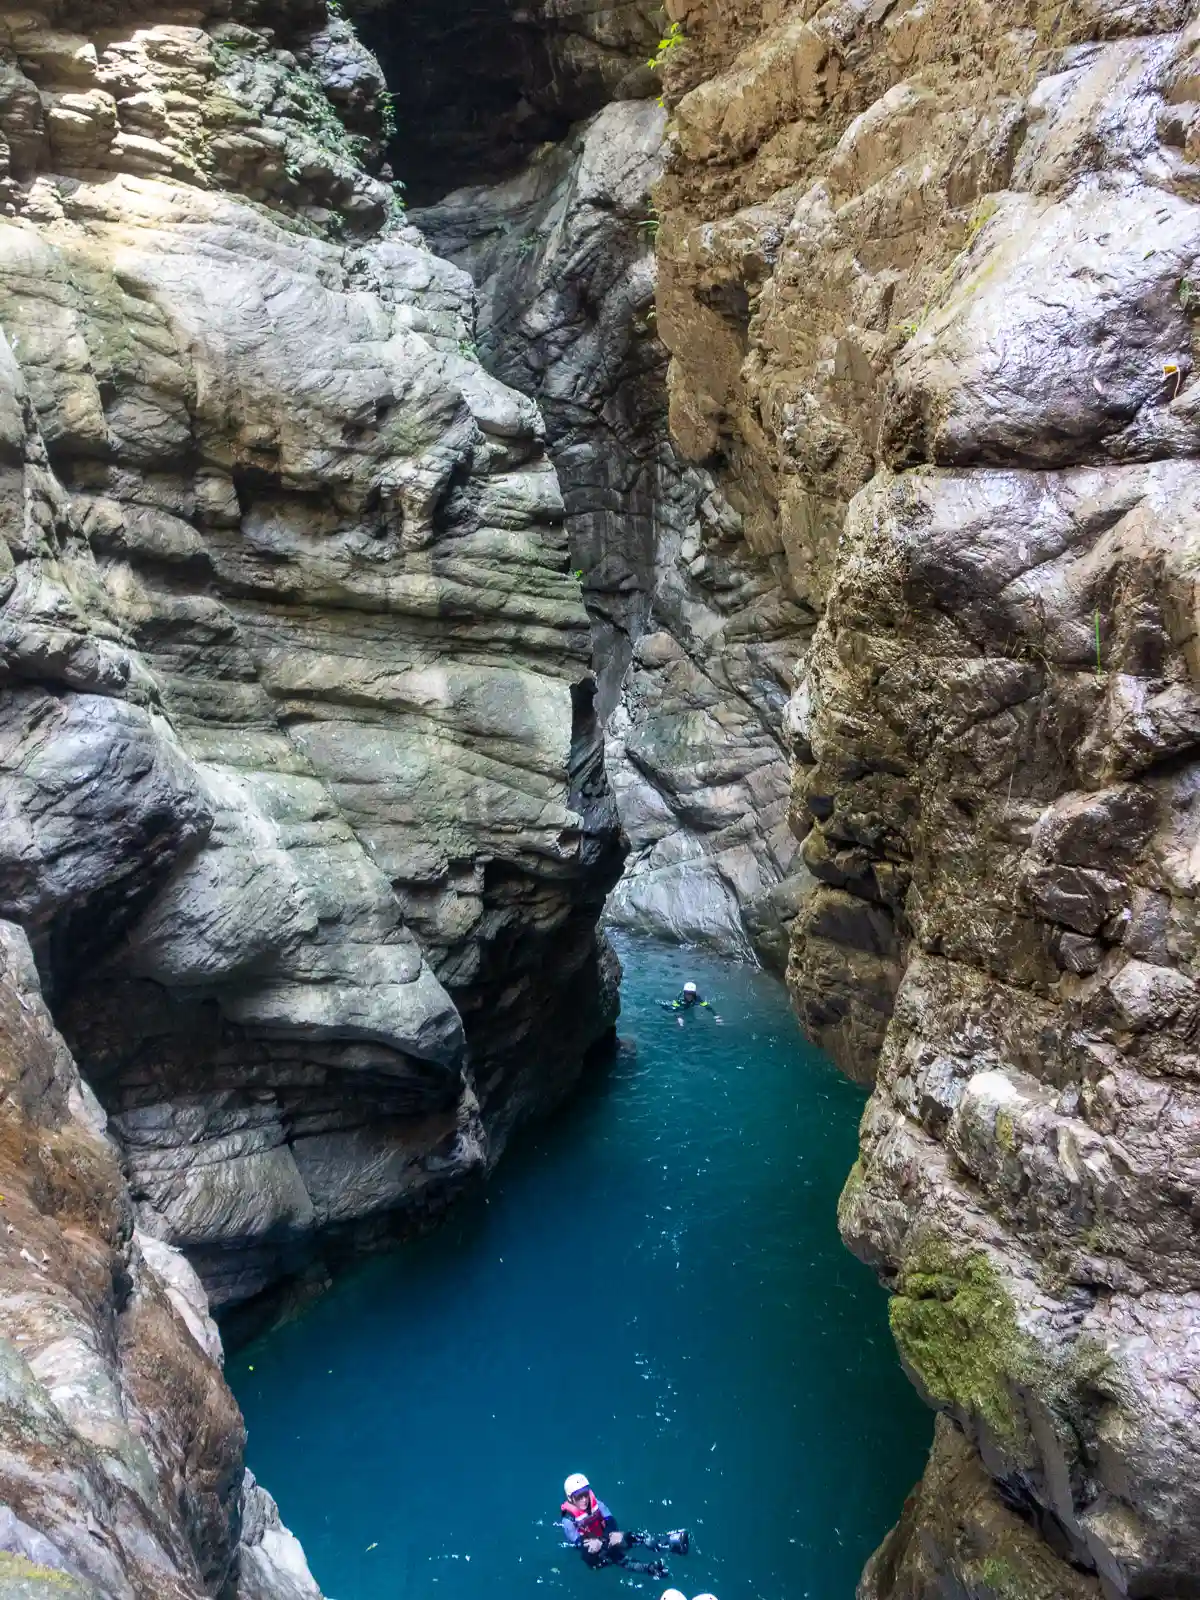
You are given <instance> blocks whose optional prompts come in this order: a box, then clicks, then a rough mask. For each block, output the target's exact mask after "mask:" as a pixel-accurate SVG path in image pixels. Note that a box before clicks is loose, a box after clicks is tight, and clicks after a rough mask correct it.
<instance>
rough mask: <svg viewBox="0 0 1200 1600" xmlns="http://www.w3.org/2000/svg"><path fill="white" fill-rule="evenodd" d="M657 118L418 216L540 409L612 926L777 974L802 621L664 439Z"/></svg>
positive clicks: (502, 367) (788, 862) (798, 878)
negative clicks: (596, 764)
mask: <svg viewBox="0 0 1200 1600" xmlns="http://www.w3.org/2000/svg"><path fill="white" fill-rule="evenodd" d="M664 120H665V117H664V112H663V111H662V109H661V108H660V107H659V106H658V105H657V103H656V102H655V101H651V100H630V99H626V100H618V101H616V102H615V103H613V104H612V105H610V106H608V107H607V108H606V109H605V110H604V111H602V112H600V113H599V115H597V116H596V117H594V118H592V119H590V120H589V121H588V122H586V123H585V124H583V125H582V126H581V127H580V128H579V129H577V130H576V131H575V133H574V134H573V135H572V136H571V137H570V138H569V139H567V140H565V141H563V142H562V143H561V144H559V145H557V146H555V147H554V148H553V149H548V150H546V151H545V152H543V153H542V154H541V155H540V156H539V157H538V158H537V159H536V160H534V161H533V162H532V163H531V164H530V165H529V166H527V167H526V168H525V170H524V171H523V172H522V173H521V174H520V175H519V176H517V177H516V178H513V179H511V180H510V181H508V182H506V183H503V184H499V185H492V186H489V187H474V188H469V189H463V190H459V191H456V192H455V193H453V194H451V195H449V196H447V197H446V198H444V199H443V200H442V201H441V202H440V203H439V204H438V205H436V206H433V207H430V208H427V209H424V210H421V211H418V212H416V213H414V220H416V221H417V222H419V224H420V226H421V228H422V230H423V231H424V232H425V233H426V234H427V236H428V238H429V240H430V242H431V244H432V245H433V247H434V248H435V249H436V250H437V251H438V253H439V254H441V255H444V256H446V257H448V258H449V259H450V260H452V261H454V262H456V263H457V264H459V265H461V266H463V267H464V268H466V269H467V271H469V272H470V274H471V275H472V277H473V279H474V281H475V283H476V285H477V287H478V292H479V307H480V310H479V354H480V358H481V360H482V361H483V363H484V364H485V366H486V367H487V368H488V370H489V371H490V372H492V373H494V374H495V375H496V376H497V377H499V378H501V379H502V380H503V381H504V382H505V383H507V384H510V385H511V386H512V387H513V388H515V389H518V390H519V391H521V392H522V393H523V394H526V395H528V396H530V397H531V398H533V399H535V400H536V401H537V403H538V406H539V408H540V410H541V412H542V415H543V416H544V417H545V421H546V430H547V444H548V447H549V451H550V454H551V456H552V458H553V460H554V464H555V466H556V468H557V470H558V475H559V479H560V481H561V483H562V488H563V498H564V501H565V505H566V515H567V529H568V534H569V538H570V546H571V561H572V564H573V566H574V567H575V568H576V569H577V570H578V572H579V574H580V576H581V579H582V583H583V590H584V598H585V601H586V603H587V607H588V612H589V616H590V618H591V622H592V634H593V655H594V668H595V675H596V679H597V682H598V685H599V692H598V695H597V701H596V709H597V713H598V715H599V716H600V718H601V719H602V720H603V721H604V723H605V724H606V727H607V734H608V770H609V774H610V777H611V779H612V782H613V786H614V789H615V791H616V796H617V802H618V806H619V809H620V815H621V821H622V823H623V825H624V827H625V830H626V832H627V834H628V836H629V839H630V844H631V855H630V860H629V862H628V864H627V866H626V870H625V874H624V876H623V878H622V879H621V882H620V883H619V885H618V886H617V888H616V890H615V892H614V893H613V895H612V897H611V898H610V900H609V904H608V917H609V919H610V921H612V922H614V923H617V924H620V925H622V926H625V927H627V928H631V929H634V930H636V931H639V932H646V933H654V934H659V935H665V936H666V937H669V938H674V939H678V940H683V941H687V942H700V943H705V944H709V945H713V946H716V947H717V948H719V949H722V950H725V951H728V952H730V953H736V954H745V955H748V954H750V953H751V951H752V949H754V948H756V947H757V949H758V951H759V952H760V953H761V954H762V955H763V956H764V957H765V958H766V959H767V960H768V961H771V962H773V963H774V964H775V965H777V966H778V967H779V968H780V969H782V967H783V965H784V963H785V961H786V950H787V940H786V933H785V931H784V930H785V927H786V923H787V921H788V920H790V918H791V917H792V916H793V915H794V914H795V910H796V908H797V906H798V904H799V901H800V898H801V897H802V895H803V893H804V891H805V890H806V888H807V887H808V885H809V884H810V883H811V880H810V879H809V878H808V874H807V872H806V870H805V869H804V868H803V867H802V866H801V864H800V862H799V860H798V849H797V843H796V840H795V837H794V835H793V834H792V831H791V829H790V828H789V826H788V824H787V816H786V813H787V801H788V795H789V789H790V776H789V769H788V764H787V755H786V751H785V748H784V742H783V735H782V719H783V712H784V708H785V705H786V701H787V697H788V695H789V693H790V692H791V690H792V689H793V688H794V686H795V684H794V676H793V669H794V665H795V658H796V653H797V649H798V644H797V639H798V637H801V636H802V635H803V631H804V628H805V626H806V620H807V622H808V623H811V617H809V616H808V615H807V613H805V612H803V611H802V609H801V608H799V607H797V606H796V605H795V604H794V603H793V602H792V601H791V600H790V598H789V597H788V595H787V594H786V593H785V592H784V591H783V590H782V589H781V587H780V582H779V575H778V573H777V572H776V571H775V569H774V567H773V565H772V564H771V563H770V562H762V561H759V560H758V559H757V557H756V554H755V552H754V551H753V550H751V549H750V548H749V547H748V546H747V544H746V542H745V540H744V538H743V519H742V517H741V515H740V514H739V513H738V512H737V511H736V510H735V509H734V507H733V506H732V505H731V504H730V502H729V500H728V498H726V496H725V495H724V494H722V493H721V492H720V491H719V490H718V489H717V487H716V484H715V482H714V480H713V477H712V475H711V473H709V472H707V471H706V470H704V468H703V467H700V466H695V465H688V464H686V463H684V462H683V461H681V460H680V458H679V456H678V455H677V453H676V451H675V450H674V448H673V447H672V445H671V443H670V441H669V438H668V435H667V415H666V386H665V379H666V370H665V355H664V352H663V348H662V345H661V343H660V342H659V340H658V339H657V337H656V336H655V320H654V319H655V312H654V295H655V262H654V253H653V236H654V233H655V231H656V230H657V226H658V223H657V218H656V215H655V212H654V208H653V205H652V203H651V200H650V189H651V186H652V184H653V183H654V182H655V181H656V180H657V179H658V178H659V176H660V175H661V162H662V135H663V125H664Z"/></svg>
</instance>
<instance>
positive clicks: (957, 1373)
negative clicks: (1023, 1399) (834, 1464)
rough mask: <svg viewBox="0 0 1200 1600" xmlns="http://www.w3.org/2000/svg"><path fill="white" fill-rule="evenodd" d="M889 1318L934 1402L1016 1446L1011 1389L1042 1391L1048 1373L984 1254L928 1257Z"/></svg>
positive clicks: (912, 1270) (905, 1276) (903, 1286)
mask: <svg viewBox="0 0 1200 1600" xmlns="http://www.w3.org/2000/svg"><path fill="white" fill-rule="evenodd" d="M888 1317H889V1321H890V1322H891V1327H892V1334H893V1337H894V1338H895V1340H896V1344H897V1346H898V1347H899V1350H900V1353H901V1355H902V1356H903V1357H904V1360H905V1361H906V1362H907V1364H908V1366H909V1367H910V1368H911V1369H912V1370H913V1372H914V1373H916V1375H917V1377H918V1378H919V1379H920V1381H921V1383H922V1385H923V1386H924V1388H925V1390H926V1392H927V1393H928V1394H929V1396H930V1398H931V1399H932V1400H934V1401H935V1402H936V1403H937V1404H939V1405H948V1406H954V1407H956V1408H957V1409H959V1410H960V1411H963V1412H965V1413H968V1414H971V1415H974V1416H977V1417H979V1418H980V1419H981V1420H982V1421H983V1422H985V1423H986V1424H987V1426H988V1427H989V1428H990V1429H991V1430H992V1432H993V1433H994V1434H996V1435H997V1436H998V1438H1000V1439H1002V1440H1006V1441H1009V1442H1013V1443H1015V1442H1016V1441H1017V1439H1018V1438H1019V1436H1020V1434H1021V1426H1020V1422H1019V1419H1018V1414H1017V1412H1016V1410H1015V1408H1014V1404H1013V1387H1014V1385H1017V1384H1020V1385H1024V1386H1030V1385H1032V1386H1034V1387H1038V1386H1040V1380H1041V1379H1042V1378H1043V1376H1044V1371H1045V1369H1044V1363H1043V1362H1042V1359H1041V1355H1040V1352H1039V1351H1038V1349H1037V1347H1036V1345H1035V1344H1034V1343H1033V1341H1032V1340H1031V1339H1030V1338H1028V1336H1027V1335H1025V1334H1023V1333H1022V1332H1021V1331H1020V1329H1019V1328H1018V1326H1017V1316H1016V1307H1015V1306H1014V1304H1013V1301H1012V1299H1011V1297H1010V1296H1009V1295H1008V1294H1007V1293H1006V1291H1005V1289H1004V1287H1003V1285H1002V1284H1001V1281H1000V1278H999V1275H998V1274H997V1272H996V1270H995V1268H994V1267H993V1266H992V1265H991V1263H990V1261H989V1260H988V1258H987V1256H986V1255H984V1254H983V1253H982V1252H977V1253H975V1254H973V1255H970V1256H967V1257H966V1258H965V1259H962V1260H959V1261H954V1260H953V1259H952V1258H951V1257H950V1255H949V1254H948V1253H941V1254H938V1253H929V1252H927V1253H926V1254H925V1256H924V1257H923V1258H922V1259H921V1260H920V1262H919V1264H918V1265H916V1266H912V1267H909V1268H906V1270H905V1271H904V1272H903V1273H902V1275H901V1278H900V1282H899V1284H898V1287H897V1293H896V1295H895V1297H894V1298H893V1300H892V1302H891V1305H890V1307H889V1310H888Z"/></svg>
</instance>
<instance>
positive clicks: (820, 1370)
mask: <svg viewBox="0 0 1200 1600" xmlns="http://www.w3.org/2000/svg"><path fill="white" fill-rule="evenodd" d="M619 948H620V951H621V956H622V960H623V962H624V965H625V983H624V991H623V993H624V1010H623V1013H622V1017H621V1023H620V1033H621V1036H622V1039H623V1040H624V1041H625V1042H626V1043H625V1048H624V1049H623V1050H622V1052H621V1054H620V1055H619V1057H618V1059H617V1061H616V1063H615V1065H614V1067H613V1068H611V1069H610V1070H607V1071H606V1072H605V1074H604V1075H603V1077H602V1078H601V1079H598V1081H596V1082H594V1083H592V1084H590V1085H589V1086H588V1088H587V1089H586V1090H585V1092H584V1093H583V1094H582V1095H581V1096H580V1098H579V1099H578V1100H577V1101H576V1102H575V1103H574V1104H573V1105H572V1107H571V1108H570V1109H569V1110H568V1111H567V1112H566V1113H564V1114H562V1115H560V1116H559V1117H557V1118H555V1119H554V1120H553V1121H552V1122H550V1123H548V1124H543V1125H541V1126H539V1127H537V1128H535V1129H533V1130H531V1131H530V1132H528V1133H526V1134H525V1135H524V1136H523V1137H522V1138H520V1139H518V1140H517V1141H516V1142H515V1144H514V1146H513V1148H512V1149H511V1150H510V1152H509V1153H508V1155H507V1156H506V1157H505V1160H504V1162H503V1164H502V1165H501V1168H500V1171H499V1173H498V1174H497V1177H496V1179H495V1181H494V1182H493V1183H492V1185H491V1187H490V1189H489V1191H488V1195H487V1199H486V1201H484V1200H480V1201H478V1202H472V1203H471V1204H469V1205H468V1206H466V1207H464V1208H462V1209H461V1210H460V1211H459V1212H458V1213H457V1214H455V1215H454V1217H453V1218H452V1220H451V1221H450V1223H449V1224H448V1225H447V1226H446V1227H445V1228H444V1229H442V1230H441V1231H440V1232H439V1233H438V1234H436V1235H435V1236H433V1237H431V1238H429V1239H426V1240H423V1241H421V1242H419V1243H417V1244H415V1245H413V1246H409V1247H407V1248H405V1249H404V1250H402V1251H400V1252H398V1253H397V1254H395V1255H392V1256H388V1257H383V1258H380V1259H377V1260H374V1261H372V1262H370V1263H368V1264H367V1265H366V1266H364V1267H363V1268H361V1269H359V1270H357V1271H355V1272H353V1273H351V1274H350V1275H348V1276H347V1277H345V1278H343V1279H342V1280H341V1281H340V1282H339V1283H338V1285H337V1287H336V1288H335V1289H334V1290H333V1291H332V1292H331V1293H330V1294H328V1295H327V1296H326V1297H325V1298H324V1299H322V1300H320V1301H318V1302H317V1303H316V1304H315V1305H313V1306H311V1307H310V1308H309V1309H308V1310H307V1311H306V1312H305V1313H304V1314H303V1315H302V1316H301V1317H299V1318H298V1319H297V1320H296V1321H294V1322H292V1323H289V1324H288V1325H287V1326H285V1327H283V1328H281V1329H278V1330H276V1331H275V1332H274V1333H272V1334H270V1335H268V1336H266V1337H265V1338H262V1339H260V1340H258V1341H256V1342H255V1343H254V1344H252V1345H248V1346H245V1347H243V1348H242V1349H241V1350H240V1351H238V1352H237V1353H236V1355H234V1356H233V1357H232V1358H231V1359H230V1362H229V1377H230V1381H231V1383H232V1384H233V1387H234V1390H235V1392H236V1393H237V1396H238V1399H239V1400H240V1401H241V1403H242V1407H243V1409H244V1411H245V1414H246V1420H247V1423H248V1426H249V1430H250V1445H249V1462H250V1465H251V1466H252V1468H253V1469H254V1471H255V1472H256V1473H257V1474H258V1476H259V1477H260V1478H261V1479H262V1481H263V1482H264V1483H265V1484H266V1485H267V1486H268V1487H269V1488H270V1489H271V1491H272V1492H273V1493H274V1494H275V1496H276V1498H277V1499H278V1500H279V1503H280V1509H281V1511H282V1514H283V1517H284V1520H285V1521H286V1522H287V1523H288V1524H289V1525H290V1526H291V1527H292V1529H293V1530H294V1531H295V1532H296V1533H297V1534H298V1535H299V1537H300V1538H301V1539H302V1541H303V1543H304V1546H305V1549H306V1551H307V1554H308V1557H309V1561H310V1563H311V1565H312V1568H313V1571H314V1573H315V1575H316V1577H317V1579H318V1581H319V1582H320V1583H321V1584H322V1586H323V1588H324V1590H325V1592H326V1594H327V1595H329V1596H331V1597H333V1600H383V1597H385V1596H386V1597H388V1600H397V1597H410V1596H413V1597H415V1596H420V1597H422V1600H476V1597H478V1600H482V1597H484V1596H487V1600H518V1597H520V1600H533V1596H534V1593H535V1591H536V1589H537V1588H539V1587H540V1588H542V1590H543V1593H544V1594H545V1596H546V1600H551V1595H552V1594H553V1595H555V1596H558V1595H562V1596H567V1597H570V1600H602V1597H603V1595H604V1594H605V1593H608V1594H610V1595H615V1591H616V1590H617V1588H619V1587H621V1586H624V1587H625V1588H630V1587H640V1588H641V1589H642V1591H643V1593H644V1594H645V1595H646V1596H647V1597H649V1596H651V1595H653V1596H657V1595H658V1593H659V1591H660V1590H661V1588H662V1587H663V1585H661V1584H652V1583H651V1584H640V1585H639V1584H636V1583H635V1581H634V1580H633V1579H631V1578H629V1577H625V1576H623V1575H621V1574H619V1573H617V1572H614V1571H604V1572H589V1571H587V1570H586V1569H585V1568H584V1567H583V1564H582V1562H581V1561H580V1560H579V1559H578V1557H577V1556H575V1555H574V1553H573V1552H571V1551H569V1550H565V1549H563V1548H562V1547H561V1545H560V1542H559V1538H558V1535H557V1529H556V1525H555V1519H556V1514H557V1507H558V1504H559V1501H560V1499H561V1497H562V1479H563V1476H564V1475H565V1473H567V1472H568V1471H583V1472H587V1473H588V1474H589V1475H590V1476H591V1478H592V1481H593V1482H594V1484H595V1485H596V1486H597V1488H598V1490H599V1492H600V1493H601V1495H602V1496H603V1497H604V1498H605V1499H606V1500H607V1501H608V1502H609V1504H610V1505H611V1506H612V1508H613V1509H614V1511H616V1512H617V1514H618V1516H619V1517H620V1518H621V1519H622V1521H623V1523H624V1524H625V1525H626V1526H628V1527H637V1526H652V1527H658V1528H664V1529H665V1528H669V1527H675V1526H680V1525H686V1526H688V1527H690V1528H691V1530H692V1535H693V1539H694V1553H693V1554H692V1555H691V1556H690V1557H689V1558H687V1559H686V1560H684V1559H680V1560H676V1561H673V1563H672V1577H673V1581H675V1582H676V1583H677V1584H678V1586H679V1587H680V1588H682V1589H684V1590H686V1592H687V1593H688V1594H696V1593H697V1592H699V1591H700V1590H711V1591H713V1592H715V1593H716V1594H717V1595H718V1596H719V1597H720V1600H803V1597H811V1600H852V1597H853V1594H854V1587H855V1581H856V1579H857V1576H858V1573H859V1570H860V1568H861V1566H862V1563H863V1561H864V1560H865V1558H866V1556H867V1555H868V1553H869V1552H870V1551H871V1549H872V1548H873V1547H874V1546H875V1545H876V1544H877V1543H878V1541H879V1539H880V1538H881V1537H882V1536H883V1534H884V1532H885V1531H886V1529H887V1528H888V1526H889V1525H890V1523H891V1522H893V1521H894V1520H895V1518H896V1516H897V1515H898V1513H899V1510H900V1506H901V1503H902V1501H903V1498H904V1495H905V1494H906V1492H907V1491H908V1489H909V1488H910V1487H911V1485H912V1483H913V1482H914V1480H915V1479H916V1477H917V1476H918V1474H919V1472H920V1470H921V1466H922V1462H923V1457H924V1453H925V1450H926V1448H927V1445H928V1441H929V1435H930V1422H929V1418H928V1416H927V1414H926V1412H925V1411H924V1408H923V1407H922V1406H921V1405H920V1404H919V1402H918V1401H917V1399H916V1397H915V1396H914V1394H913V1393H912V1391H911V1390H910V1388H909V1386H908V1384H907V1383H906V1381H905V1380H904V1378H903V1376H902V1375H901V1372H900V1370H899V1367H898V1365H897V1362H896V1358H895V1355H894V1352H893V1348H892V1344H891V1339H890V1337H889V1335H888V1331H887V1324H886V1306H885V1297H884V1295H883V1294H882V1292H881V1291H880V1290H879V1288H878V1287H877V1286H876V1284H875V1283H874V1281H873V1279H872V1277H871V1274H870V1273H869V1272H868V1271H867V1270H866V1269H865V1268H864V1267H862V1266H861V1265H860V1264H859V1263H858V1262H856V1261H855V1260H854V1259H853V1258H852V1257H851V1256H850V1255H849V1254H848V1253H847V1252H846V1251H845V1249H844V1248H843V1247H842V1245H841V1243H840V1241H839V1239H838V1236H837V1228H836V1223H835V1219H834V1206H835V1202H836V1199H837V1195H838V1191H839V1189H840V1187H841V1184H842V1181H843V1179H844V1178H845V1175H846V1172H847V1171H848V1170H849V1167H850V1164H851V1162H852V1161H853V1159H854V1153H855V1130H856V1126H857V1121H858V1117H859V1115H860V1113H861V1110H862V1104H863V1096H862V1093H861V1091H859V1090H857V1089H855V1088H854V1087H853V1086H852V1085H851V1084H849V1083H848V1082H846V1080H845V1079H843V1078H842V1077H841V1076H840V1074H839V1073H838V1072H837V1071H836V1069H835V1068H834V1067H833V1066H832V1065H831V1064H830V1063H829V1062H828V1061H827V1060H826V1059H825V1058H824V1057H822V1056H821V1055H820V1054H819V1053H818V1052H817V1051H815V1050H814V1049H812V1048H811V1047H810V1046H809V1045H807V1044H806V1043H805V1042H804V1040H803V1039H802V1038H801V1036H800V1034H799V1032H798V1030H797V1028H796V1025H795V1022H794V1021H793V1019H792V1016H791V1014H790V1012H789V1010H788V1006H787V1001H786V997H785V995H784V993H783V990H782V988H781V987H780V986H779V985H778V984H777V983H776V982H774V981H773V980H772V979H770V978H768V977H766V976H765V975H763V974H762V973H759V972H755V971H753V970H752V969H750V968H747V967H742V966H737V965H733V964H730V963H724V962H720V961H718V960H716V959H714V958H711V957H705V956H698V955H696V954H695V953H691V952H687V951H682V950H678V949H675V948H673V947H668V946H661V945H657V944H653V943H649V942H642V941H637V940H631V939H628V938H626V939H622V940H620V941H619ZM689 977H691V978H695V979H696V981H697V982H698V983H699V984H700V986H701V988H702V990H703V991H704V992H705V993H707V994H709V995H711V996H712V997H713V998H714V1000H716V1001H717V1003H718V1006H719V1010H720V1013H721V1016H722V1018H723V1026H719V1027H718V1026H716V1025H715V1024H714V1023H713V1022H712V1021H711V1019H710V1018H709V1017H708V1016H706V1015H691V1016H689V1017H688V1018H687V1019H686V1025H685V1026H684V1027H678V1026H676V1023H675V1020H674V1018H673V1017H671V1016H670V1015H668V1014H667V1013H665V1012H663V1011H662V1010H661V1009H660V1008H659V1005H658V1001H659V1000H660V999H661V998H663V997H669V996H671V995H673V994H674V993H675V992H676V991H677V990H678V989H679V988H680V987H681V986H682V984H683V982H684V980H685V979H686V978H689Z"/></svg>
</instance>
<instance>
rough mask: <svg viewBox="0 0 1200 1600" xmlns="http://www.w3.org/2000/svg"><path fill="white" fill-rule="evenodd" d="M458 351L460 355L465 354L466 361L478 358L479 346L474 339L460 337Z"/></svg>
mask: <svg viewBox="0 0 1200 1600" xmlns="http://www.w3.org/2000/svg"><path fill="white" fill-rule="evenodd" d="M458 353H459V355H460V356H465V357H466V358H467V360H468V361H478V360H479V346H478V345H477V344H476V343H475V341H474V339H460V340H459V341H458Z"/></svg>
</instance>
